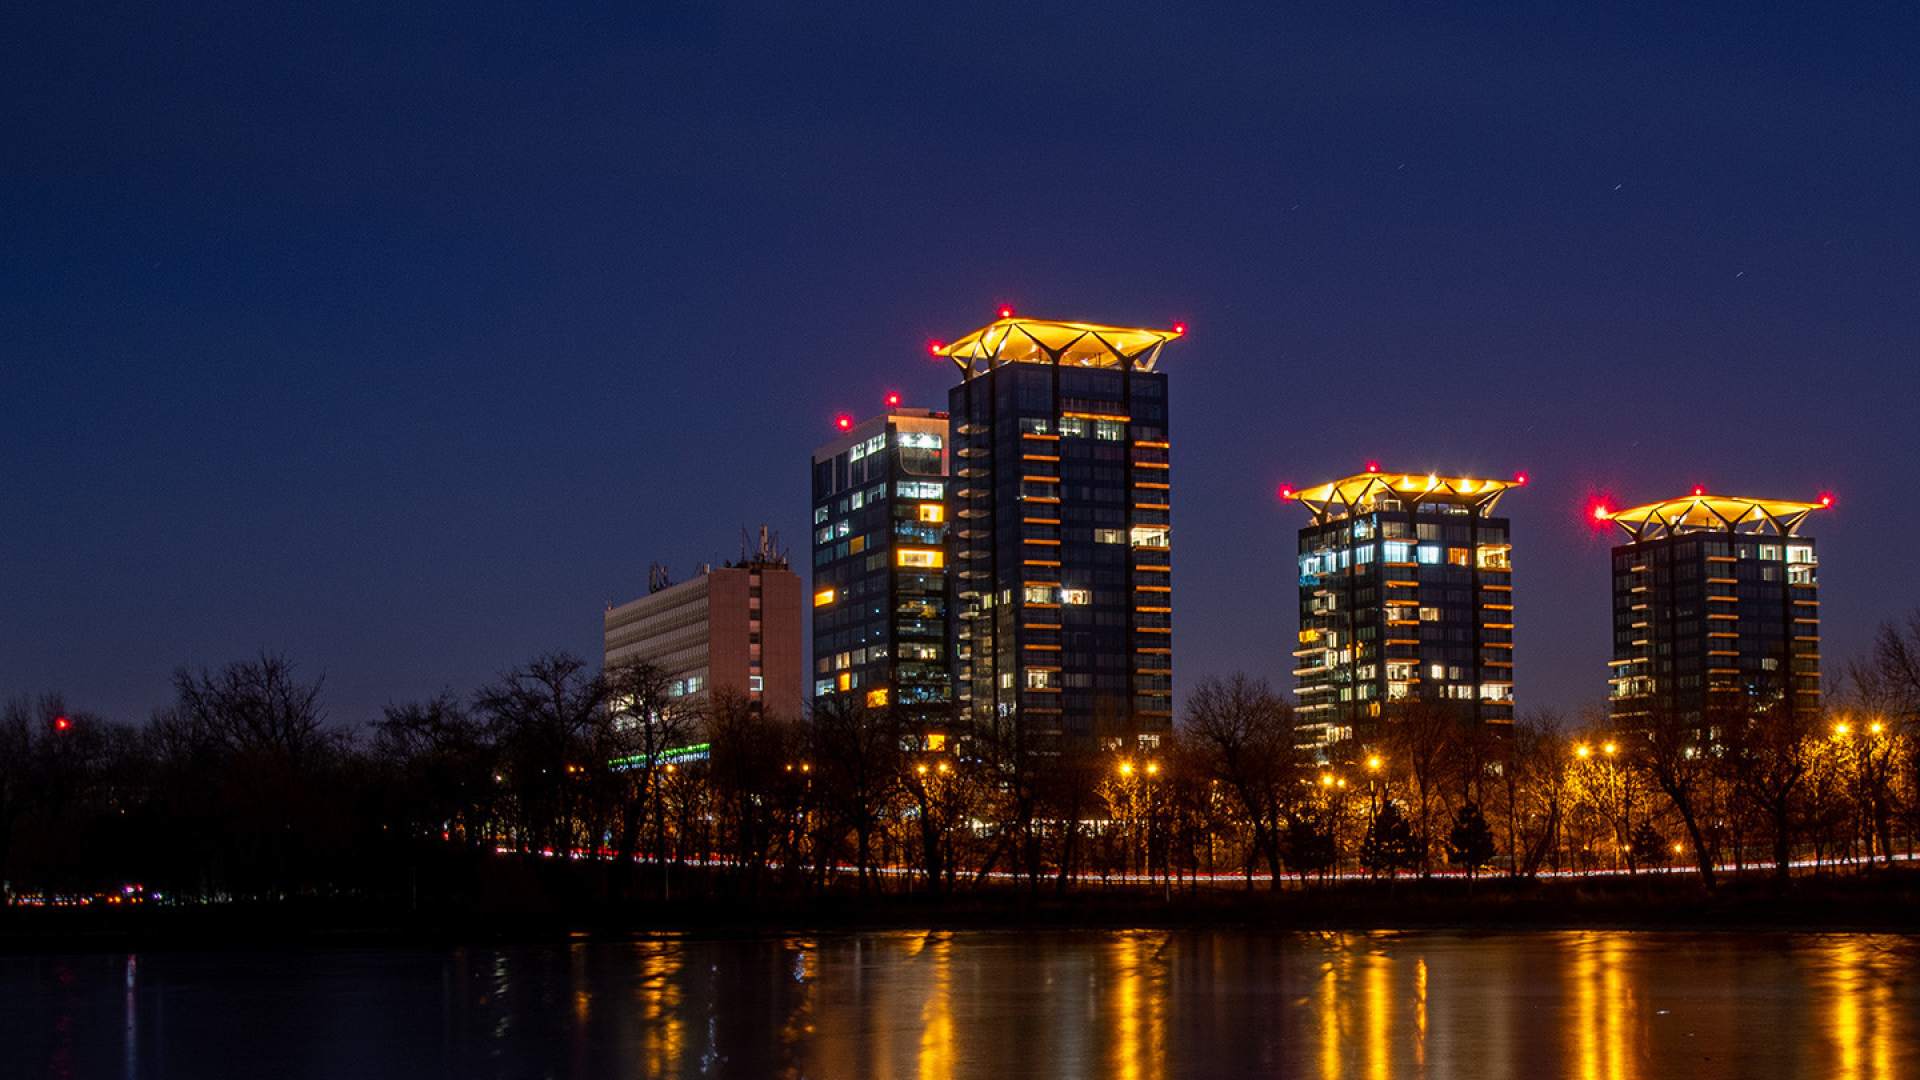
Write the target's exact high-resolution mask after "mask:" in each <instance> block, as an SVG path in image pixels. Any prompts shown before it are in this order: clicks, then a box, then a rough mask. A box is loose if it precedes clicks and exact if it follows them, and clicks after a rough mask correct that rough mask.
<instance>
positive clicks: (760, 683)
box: [747, 675, 767, 694]
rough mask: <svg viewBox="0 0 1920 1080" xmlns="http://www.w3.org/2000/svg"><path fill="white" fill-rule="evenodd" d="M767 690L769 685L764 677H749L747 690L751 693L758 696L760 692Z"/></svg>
mask: <svg viewBox="0 0 1920 1080" xmlns="http://www.w3.org/2000/svg"><path fill="white" fill-rule="evenodd" d="M766 688H767V684H766V680H765V677H764V676H761V675H749V676H747V689H748V690H749V691H750V692H752V693H755V694H757V693H759V692H760V691H762V690H765V689H766Z"/></svg>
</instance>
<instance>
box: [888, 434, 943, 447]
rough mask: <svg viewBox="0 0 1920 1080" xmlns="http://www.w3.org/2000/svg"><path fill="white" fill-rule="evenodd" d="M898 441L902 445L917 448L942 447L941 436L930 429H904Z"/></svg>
mask: <svg viewBox="0 0 1920 1080" xmlns="http://www.w3.org/2000/svg"><path fill="white" fill-rule="evenodd" d="M898 441H899V443H900V445H901V446H911V447H913V448H914V449H916V450H938V449H940V436H938V435H935V434H933V433H932V432H929V431H903V432H901V433H900V435H899V440H898Z"/></svg>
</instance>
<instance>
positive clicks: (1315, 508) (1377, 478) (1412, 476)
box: [1281, 470, 1526, 522]
mask: <svg viewBox="0 0 1920 1080" xmlns="http://www.w3.org/2000/svg"><path fill="white" fill-rule="evenodd" d="M1525 483H1526V481H1525V480H1524V479H1515V480H1482V479H1479V478H1478V477H1471V476H1440V475H1438V474H1435V473H1387V472H1380V471H1378V470H1369V471H1367V472H1363V473H1358V474H1355V475H1353V476H1349V477H1347V478H1345V479H1343V480H1334V481H1332V482H1330V483H1326V484H1321V485H1319V486H1318V487H1310V488H1307V489H1305V490H1302V491H1294V490H1292V489H1283V490H1282V491H1281V495H1282V496H1283V497H1285V498H1289V499H1294V500H1297V501H1298V502H1300V503H1301V504H1302V505H1304V506H1305V507H1306V508H1307V510H1308V511H1309V512H1310V513H1312V514H1313V518H1314V520H1315V521H1316V522H1320V521H1329V520H1332V519H1333V518H1338V517H1345V516H1347V515H1349V514H1353V513H1364V512H1366V511H1368V510H1371V509H1372V508H1373V505H1374V502H1375V500H1377V499H1383V498H1388V499H1398V500H1400V501H1401V502H1403V503H1406V504H1407V505H1409V506H1413V505H1416V504H1419V503H1422V502H1435V501H1444V502H1450V503H1459V504H1464V505H1468V506H1472V507H1473V508H1474V510H1475V512H1476V513H1480V514H1490V513H1492V512H1493V506H1494V504H1495V503H1496V502H1499V501H1500V496H1501V495H1502V494H1504V493H1505V492H1506V491H1507V489H1509V488H1516V487H1521V486H1523V485H1524V484H1525Z"/></svg>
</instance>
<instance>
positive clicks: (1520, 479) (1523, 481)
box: [1513, 470, 1527, 487]
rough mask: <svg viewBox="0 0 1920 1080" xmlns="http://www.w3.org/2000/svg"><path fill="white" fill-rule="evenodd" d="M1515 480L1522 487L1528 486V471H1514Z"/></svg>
mask: <svg viewBox="0 0 1920 1080" xmlns="http://www.w3.org/2000/svg"><path fill="white" fill-rule="evenodd" d="M1513 482H1514V483H1515V484H1518V485H1519V486H1521V487H1526V486H1527V474H1526V472H1525V471H1524V470H1523V471H1521V472H1517V473H1514V474H1513Z"/></svg>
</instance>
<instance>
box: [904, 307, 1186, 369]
mask: <svg viewBox="0 0 1920 1080" xmlns="http://www.w3.org/2000/svg"><path fill="white" fill-rule="evenodd" d="M1186 332H1187V328H1186V327H1185V326H1183V325H1179V324H1175V325H1174V327H1173V328H1172V329H1169V330H1150V329H1145V328H1142V327H1128V326H1102V325H1100V324H1098V323H1084V322H1058V321H1055V320H1051V319H1026V318H1020V317H1017V316H1009V317H1007V318H1003V319H997V320H995V321H993V322H991V323H988V324H987V325H986V326H983V327H981V328H980V329H978V330H975V331H974V332H973V333H971V334H968V335H967V336H965V337H963V338H961V339H960V340H958V341H955V342H953V343H952V344H948V345H940V344H935V345H934V346H933V347H932V351H933V354H934V355H935V356H944V357H947V358H948V359H950V360H952V361H953V362H954V363H955V364H956V365H958V366H959V368H960V370H961V372H963V373H964V374H965V375H966V376H967V377H968V378H972V377H973V376H975V375H983V374H985V373H987V372H988V371H991V370H992V369H994V368H996V367H999V366H1000V365H1002V364H1066V365H1070V366H1073V367H1091V368H1120V367H1130V368H1132V369H1133V370H1135V371H1152V370H1153V365H1154V364H1155V363H1156V362H1157V361H1158V360H1159V359H1160V347H1161V346H1163V345H1165V344H1166V343H1167V342H1169V341H1172V340H1174V339H1175V338H1178V337H1180V336H1181V335H1182V334H1185V333H1186Z"/></svg>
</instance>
